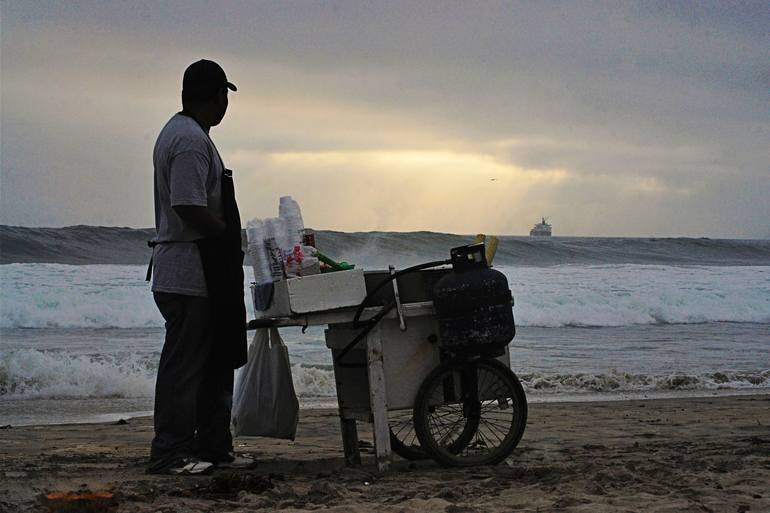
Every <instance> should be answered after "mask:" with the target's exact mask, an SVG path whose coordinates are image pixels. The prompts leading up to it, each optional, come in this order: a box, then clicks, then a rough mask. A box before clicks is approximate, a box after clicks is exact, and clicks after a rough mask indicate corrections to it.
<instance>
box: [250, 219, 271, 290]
mask: <svg viewBox="0 0 770 513" xmlns="http://www.w3.org/2000/svg"><path fill="white" fill-rule="evenodd" d="M266 234H267V233H266V227H265V222H264V221H262V220H261V219H252V220H251V221H249V224H248V225H247V227H246V235H247V236H248V239H249V254H250V255H251V259H252V261H253V264H252V267H253V268H254V282H255V283H257V284H260V283H265V282H270V281H272V280H273V277H272V274H271V272H270V263H269V260H268V255H267V252H266V251H265V236H266Z"/></svg>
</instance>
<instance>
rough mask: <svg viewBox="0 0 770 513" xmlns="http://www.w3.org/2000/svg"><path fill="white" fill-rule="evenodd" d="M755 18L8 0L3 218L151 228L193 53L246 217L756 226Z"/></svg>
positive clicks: (685, 229) (712, 228)
mask: <svg viewBox="0 0 770 513" xmlns="http://www.w3.org/2000/svg"><path fill="white" fill-rule="evenodd" d="M768 25H770V13H768V12H767V9H766V8H764V6H763V4H762V3H761V2H760V3H752V2H742V3H739V4H731V6H730V8H729V9H728V8H725V7H724V6H723V4H721V3H719V2H717V3H699V4H697V5H693V6H690V7H688V8H687V9H683V8H681V6H679V5H678V4H669V3H667V2H666V3H663V4H655V3H650V2H644V3H630V4H626V3H617V4H607V3H592V2H587V3H580V4H575V3H569V2H567V3H556V4H554V3H517V4H511V3H508V2H499V3H495V2H487V3H485V4H484V6H483V7H481V6H479V5H478V4H474V3H447V2H435V3H434V2H418V3H415V2H388V3H359V2H334V1H332V2H323V3H294V2H258V3H253V2H237V1H231V2H223V3H222V4H220V5H219V8H218V9H216V10H212V9H211V8H210V6H209V4H208V3H207V2H202V1H192V0H190V1H185V2H165V3H162V4H158V3H156V2H141V1H140V2H131V3H103V2H78V3H76V4H71V3H60V4H44V3H31V2H18V3H9V4H4V6H3V18H2V30H1V31H0V38H2V52H3V62H2V67H3V69H2V90H1V92H0V94H2V111H1V112H0V121H1V122H2V139H1V140H0V145H2V147H1V148H0V157H1V159H2V160H1V161H0V171H1V172H2V184H1V185H2V187H0V195H2V205H0V214H1V215H2V218H3V222H11V223H19V224H46V225H61V224H72V223H88V224H104V223H108V224H128V225H134V226H147V225H150V224H151V223H152V219H153V218H152V194H151V192H152V191H151V181H150V178H149V177H150V174H151V161H150V158H151V153H152V144H153V142H154V138H155V135H156V134H157V132H158V131H159V130H160V127H161V126H162V124H163V123H164V121H165V120H166V119H167V118H168V117H169V116H170V115H171V114H172V113H173V111H174V110H175V109H176V108H177V106H178V100H179V87H180V86H179V82H180V79H181V74H182V70H183V69H184V66H185V65H186V64H187V63H189V62H192V61H193V60H195V59H197V58H199V57H204V56H205V57H209V58H215V59H217V60H219V61H220V62H221V63H222V64H223V66H224V67H225V69H226V71H227V73H228V75H229V77H230V78H231V79H232V80H233V81H234V82H235V83H236V84H238V86H239V92H238V93H236V94H234V95H233V96H232V98H231V109H230V112H229V113H228V117H227V118H226V119H225V122H224V123H223V124H222V126H221V127H217V128H216V129H215V130H213V131H212V134H213V137H214V139H215V140H216V142H217V144H218V146H219V148H220V150H221V152H222V154H223V155H224V157H225V160H226V162H227V163H228V165H230V166H231V167H234V168H235V169H236V170H237V171H238V173H239V177H241V179H240V180H241V181H239V182H238V183H239V191H238V194H239V198H240V200H241V202H242V211H244V215H246V214H248V215H249V216H267V215H273V214H272V210H274V207H275V205H276V204H277V198H278V196H280V195H283V194H287V193H291V194H295V195H296V196H298V197H300V199H301V202H302V204H303V206H304V205H306V207H305V210H306V211H307V213H308V214H306V215H310V217H309V219H312V220H313V221H311V222H310V224H317V225H318V226H319V227H326V228H338V229H342V228H344V229H351V230H352V229H358V230H366V229H432V230H446V231H455V232H456V231H468V232H475V231H478V230H480V229H481V228H480V227H477V226H478V225H484V226H486V227H488V228H484V229H489V230H490V231H497V232H501V233H526V231H527V229H528V228H529V225H530V224H532V222H534V221H533V219H534V220H536V219H537V217H538V216H539V215H550V217H551V218H552V220H553V221H554V224H555V230H556V231H557V232H559V233H562V234H612V235H623V234H626V235H649V234H659V235H710V236H766V235H767V233H768V232H770V226H768V222H767V221H766V220H767V219H770V206H769V205H768V202H767V201H765V200H763V199H762V198H764V197H767V196H769V195H770V185H768V182H770V181H768V180H766V178H767V176H768V175H770V166H769V165H768V162H770V151H769V150H768V149H767V148H766V147H767V144H766V142H767V138H768V135H770V114H768V111H767V108H766V106H767V102H768V100H769V99H770V92H769V91H770V88H768V87H767V86H768V81H767V77H768V76H770V75H768V74H769V73H770V71H769V70H770V65H768V63H767V59H766V56H767V49H768V48H770V36H769V35H768V33H767V30H766V27H767V26H768ZM490 178H495V179H496V180H495V181H491V180H490ZM82 198H88V200H89V201H87V202H84V201H82ZM468 202H470V203H471V204H472V205H479V204H480V205H481V207H478V206H477V208H476V209H475V210H474V209H468V210H467V211H463V210H462V209H459V207H458V205H464V204H466V203H468ZM474 202H476V203H474Z"/></svg>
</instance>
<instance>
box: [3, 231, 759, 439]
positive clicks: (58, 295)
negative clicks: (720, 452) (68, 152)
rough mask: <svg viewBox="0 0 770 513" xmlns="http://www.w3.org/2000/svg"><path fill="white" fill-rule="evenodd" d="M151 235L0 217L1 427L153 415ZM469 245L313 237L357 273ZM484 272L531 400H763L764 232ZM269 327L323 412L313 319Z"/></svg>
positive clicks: (331, 398)
mask: <svg viewBox="0 0 770 513" xmlns="http://www.w3.org/2000/svg"><path fill="white" fill-rule="evenodd" d="M151 235H152V231H151V230H138V229H131V228H105V227H88V226H76V227H69V228H20V227H9V226H0V287H1V288H0V425H7V424H11V425H28V424H46V423H63V422H89V421H100V420H102V421H107V420H116V419H119V418H125V417H129V416H134V415H141V414H148V413H149V412H151V410H152V396H153V387H154V379H155V372H156V368H157V362H158V358H159V354H160V350H161V347H162V343H163V320H162V318H161V316H160V314H159V313H158V311H157V308H156V307H155V304H154V303H153V300H152V295H151V293H150V291H149V286H148V284H147V283H146V282H145V281H144V274H145V271H146V261H147V259H148V258H149V249H148V248H147V247H146V244H145V241H146V240H147V239H148V238H150V237H151ZM471 240H472V237H471V236H463V235H451V234H443V233H432V232H416V233H393V232H371V233H342V232H331V231H319V232H318V233H317V243H318V245H319V247H320V248H321V249H322V250H323V251H324V252H326V253H327V254H329V255H331V256H333V257H335V258H338V259H340V260H346V261H348V262H351V263H355V264H357V266H358V267H361V268H364V269H366V270H373V269H384V268H387V266H388V264H393V265H395V266H396V267H397V268H404V267H406V266H409V265H413V264H417V263H421V262H426V261H431V260H436V259H443V258H447V256H448V253H449V249H450V248H452V247H455V246H459V245H462V244H466V243H468V242H470V241H471ZM495 268H497V269H498V270H500V271H502V272H503V273H504V274H505V275H506V276H507V277H508V280H509V284H510V287H511V290H512V292H513V294H514V297H515V306H514V316H515V319H516V324H517V335H516V338H515V339H514V340H513V342H512V343H511V344H510V346H509V347H510V354H511V367H512V369H513V370H514V372H516V374H517V375H518V376H519V378H520V379H521V380H522V383H523V384H524V386H525V389H526V392H527V396H528V399H529V400H530V401H556V400H569V401H581V400H595V399H608V400H612V399H625V398H655V397H671V396H708V395H715V394H741V393H770V241H768V240H711V239H689V238H674V239H672V238H572V237H554V238H552V239H530V238H529V237H501V239H500V247H499V250H498V254H497V257H496V259H495ZM245 271H246V281H247V282H249V281H250V277H251V276H252V271H251V268H250V266H248V265H247V266H246V267H245ZM247 306H248V308H249V315H250V316H251V315H253V311H252V310H251V303H250V301H247ZM281 333H282V335H283V338H284V340H285V342H286V344H287V346H288V348H289V353H290V358H291V362H292V369H293V377H294V382H295V387H296V390H297V393H298V395H299V397H300V402H301V405H302V406H303V407H315V406H330V407H332V406H335V405H336V399H335V388H334V387H335V385H334V376H333V372H332V367H331V357H330V353H329V351H328V350H327V349H326V347H325V345H324V342H323V330H322V328H320V327H314V328H310V329H308V330H307V332H306V333H304V334H303V333H302V332H301V330H299V329H298V328H285V329H282V330H281Z"/></svg>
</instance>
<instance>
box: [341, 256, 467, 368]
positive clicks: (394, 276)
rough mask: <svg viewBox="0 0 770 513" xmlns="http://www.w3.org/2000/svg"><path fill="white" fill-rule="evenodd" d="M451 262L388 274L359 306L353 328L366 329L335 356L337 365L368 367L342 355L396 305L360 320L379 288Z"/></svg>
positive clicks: (441, 261) (441, 262) (428, 263)
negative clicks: (343, 358) (363, 321)
mask: <svg viewBox="0 0 770 513" xmlns="http://www.w3.org/2000/svg"><path fill="white" fill-rule="evenodd" d="M451 262H452V261H451V260H437V261H435V262H427V263H424V264H419V265H414V266H412V267H407V268H406V269H403V270H401V271H398V272H396V273H393V274H391V275H390V276H388V277H387V278H385V279H384V280H382V282H380V283H378V284H377V286H376V287H374V288H373V289H372V290H371V291H370V292H369V293H368V294H367V295H366V297H365V298H364V300H363V301H361V304H360V305H359V306H358V309H357V310H356V314H355V316H353V328H359V327H361V326H362V325H363V326H364V329H363V330H362V331H361V332H360V333H359V334H358V335H356V336H355V337H354V338H353V340H351V341H350V343H349V344H348V345H346V346H345V347H344V348H343V349H342V351H340V353H339V354H338V355H337V356H336V357H335V358H334V363H335V365H337V366H338V367H342V368H346V369H352V368H361V367H366V363H346V362H343V361H342V357H343V356H345V355H346V354H348V352H350V350H351V349H353V347H355V346H356V344H358V343H359V342H361V340H363V339H364V337H366V335H367V334H368V333H369V332H370V331H372V329H373V328H374V327H375V326H376V325H377V323H379V322H380V321H381V320H382V318H383V317H385V315H387V313H388V312H390V311H391V310H392V309H393V307H395V306H396V302H395V300H394V301H391V302H390V303H388V304H387V305H384V306H383V307H382V309H381V310H380V311H379V312H377V313H376V314H375V315H374V316H373V317H372V318H371V319H367V320H366V321H365V323H362V322H361V321H360V319H361V314H362V313H363V311H364V308H366V306H367V305H366V303H367V301H370V300H371V298H373V297H374V295H375V294H376V293H377V292H379V290H380V289H381V288H382V287H384V286H385V285H387V284H388V283H390V282H391V281H393V280H395V279H397V278H398V277H400V276H403V275H405V274H409V273H413V272H416V271H422V270H423V269H430V268H431V267H438V266H440V265H446V264H449V263H451Z"/></svg>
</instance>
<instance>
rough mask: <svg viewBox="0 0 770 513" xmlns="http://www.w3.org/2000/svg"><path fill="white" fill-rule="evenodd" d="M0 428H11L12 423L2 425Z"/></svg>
mask: <svg viewBox="0 0 770 513" xmlns="http://www.w3.org/2000/svg"><path fill="white" fill-rule="evenodd" d="M0 429H11V425H10V424H6V425H4V426H0Z"/></svg>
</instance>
